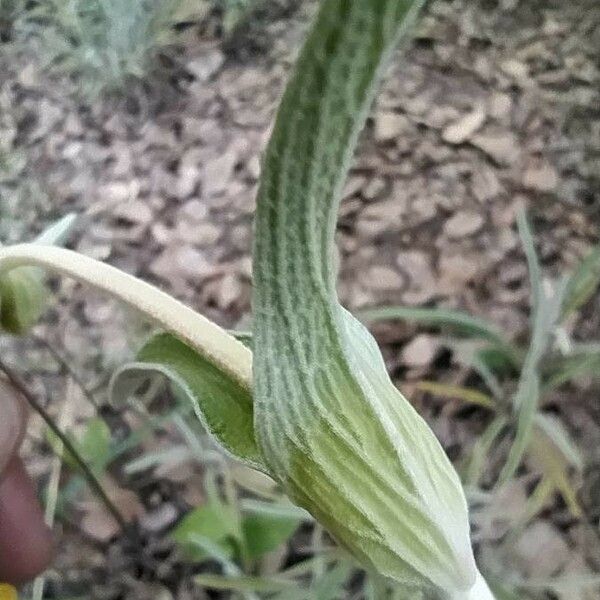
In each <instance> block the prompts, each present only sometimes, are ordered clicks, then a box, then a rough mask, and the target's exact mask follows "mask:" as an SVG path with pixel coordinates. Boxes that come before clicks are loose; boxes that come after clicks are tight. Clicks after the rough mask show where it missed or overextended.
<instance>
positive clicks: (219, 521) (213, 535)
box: [171, 502, 240, 561]
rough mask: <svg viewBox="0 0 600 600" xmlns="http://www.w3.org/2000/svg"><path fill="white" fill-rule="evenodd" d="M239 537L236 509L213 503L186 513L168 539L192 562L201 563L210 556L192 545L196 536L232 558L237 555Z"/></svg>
mask: <svg viewBox="0 0 600 600" xmlns="http://www.w3.org/2000/svg"><path fill="white" fill-rule="evenodd" d="M239 535H240V532H239V529H238V520H237V514H236V512H235V510H234V509H233V508H232V507H230V506H228V505H226V504H223V503H221V502H212V503H210V504H207V505H204V506H199V507H198V508H196V509H194V510H192V511H191V512H189V513H188V514H187V515H186V516H185V517H184V518H183V520H182V521H181V523H179V525H178V526H177V528H176V529H175V530H174V531H173V533H172V534H171V537H172V538H173V539H174V540H175V541H176V542H177V543H178V544H180V545H181V546H182V547H183V549H184V550H185V552H186V554H187V555H188V556H189V557H190V558H191V559H192V560H196V561H202V560H206V559H207V558H210V557H211V554H210V553H209V552H207V551H206V550H204V549H202V548H200V547H199V546H198V544H196V543H194V537H195V536H199V537H202V538H206V539H208V540H210V541H211V542H213V543H214V544H216V545H217V547H218V548H219V549H220V551H221V552H222V553H223V554H224V555H225V556H227V557H228V558H232V557H234V556H235V555H236V553H237V552H238V548H239Z"/></svg>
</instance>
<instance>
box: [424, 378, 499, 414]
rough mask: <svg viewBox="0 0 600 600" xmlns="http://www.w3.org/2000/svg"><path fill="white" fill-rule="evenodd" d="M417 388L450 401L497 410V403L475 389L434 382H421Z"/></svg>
mask: <svg viewBox="0 0 600 600" xmlns="http://www.w3.org/2000/svg"><path fill="white" fill-rule="evenodd" d="M416 388H417V389H418V390H421V391H423V392H429V393H431V394H434V395H436V396H441V397H442V398H447V399H449V400H461V401H462V402H466V403H467V404H475V405H477V406H481V407H483V408H487V409H489V410H495V409H496V403H495V402H494V400H493V399H492V398H491V397H490V396H488V395H487V394H484V393H483V392H480V391H479V390H476V389H473V388H467V387H463V386H460V385H449V384H445V383H436V382H434V381H419V382H417V385H416Z"/></svg>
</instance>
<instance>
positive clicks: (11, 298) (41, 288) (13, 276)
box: [0, 215, 75, 335]
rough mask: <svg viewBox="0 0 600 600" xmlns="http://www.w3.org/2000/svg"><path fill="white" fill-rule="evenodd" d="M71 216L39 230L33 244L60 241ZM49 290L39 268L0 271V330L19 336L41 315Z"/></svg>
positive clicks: (70, 226)
mask: <svg viewBox="0 0 600 600" xmlns="http://www.w3.org/2000/svg"><path fill="white" fill-rule="evenodd" d="M74 222H75V215H67V216H66V217H64V218H62V219H60V220H59V221H58V222H56V223H54V224H53V225H51V226H50V227H48V229H46V230H45V231H44V232H42V233H41V234H40V235H39V236H38V237H37V239H36V240H35V243H36V244H38V245H40V246H46V245H54V244H61V243H63V242H64V241H65V240H66V238H67V235H68V233H69V231H70V230H71V228H72V226H73V223H74ZM48 295H49V291H48V290H47V288H46V286H45V285H44V275H43V272H42V271H41V270H40V269H36V268H32V267H22V268H19V269H14V270H12V271H10V272H8V273H4V274H1V273H0V330H4V331H6V332H7V333H10V334H12V335H23V334H24V333H26V332H27V331H29V329H31V327H33V326H34V325H35V324H36V323H37V322H38V320H39V318H40V317H41V315H42V313H43V311H44V309H45V305H46V300H47V298H48Z"/></svg>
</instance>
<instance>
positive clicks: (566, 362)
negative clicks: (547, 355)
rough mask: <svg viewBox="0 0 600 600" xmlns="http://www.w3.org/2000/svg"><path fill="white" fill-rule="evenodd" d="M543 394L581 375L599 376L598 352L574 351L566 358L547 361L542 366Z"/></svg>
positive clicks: (599, 358) (599, 361) (599, 359)
mask: <svg viewBox="0 0 600 600" xmlns="http://www.w3.org/2000/svg"><path fill="white" fill-rule="evenodd" d="M543 373H544V383H543V390H544V392H549V391H551V390H553V389H556V388H558V387H560V386H561V385H564V384H565V383H569V382H570V381H573V379H576V378H577V377H581V376H583V375H590V376H592V377H598V376H600V351H594V350H590V351H575V352H574V353H573V354H569V355H568V356H561V357H559V358H556V359H553V360H550V361H548V363H546V364H544V365H543Z"/></svg>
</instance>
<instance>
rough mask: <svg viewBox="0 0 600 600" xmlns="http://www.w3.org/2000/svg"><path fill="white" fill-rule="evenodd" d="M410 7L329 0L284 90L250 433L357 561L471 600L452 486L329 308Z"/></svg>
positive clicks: (369, 350) (425, 437) (442, 461)
mask: <svg viewBox="0 0 600 600" xmlns="http://www.w3.org/2000/svg"><path fill="white" fill-rule="evenodd" d="M422 4H423V2H421V1H419V0H417V1H412V2H411V1H409V0H325V2H324V3H323V4H322V7H321V10H320V12H319V14H318V16H317V20H316V24H315V26H314V28H313V30H312V32H311V33H310V35H309V38H308V41H307V43H306V45H305V47H304V50H303V51H302V53H301V55H300V58H299V60H298V63H297V66H296V70H295V72H294V74H293V76H292V78H291V81H290V83H289V85H288V88H287V90H286V93H285V95H284V98H283V101H282V104H281V107H280V110H279V114H278V117H277V121H276V125H275V128H274V132H273V135H272V138H271V141H270V144H269V147H268V149H267V153H266V157H265V160H264V168H263V176H262V180H261V185H260V189H259V194H258V202H257V213H256V222H255V232H256V234H255V246H254V276H253V279H254V299H253V307H254V340H253V342H254V371H253V372H254V399H255V409H254V410H255V429H256V435H257V440H258V443H259V445H260V448H261V450H262V454H263V456H264V458H265V461H266V463H267V466H268V468H269V469H270V471H271V474H272V476H273V477H274V478H276V479H277V480H278V481H279V482H280V483H281V485H282V486H283V488H284V489H285V491H286V492H287V493H288V494H289V495H290V497H291V498H292V499H293V501H294V502H296V503H298V504H299V505H300V506H303V507H304V508H306V509H307V510H308V511H309V512H311V513H312V514H313V515H314V516H315V517H316V518H317V519H318V520H319V521H320V522H321V523H322V524H323V525H324V526H325V527H326V528H327V529H328V530H329V531H330V532H331V533H332V534H333V535H334V537H336V538H337V539H338V541H339V542H340V543H341V544H342V545H343V546H344V547H345V548H347V549H348V550H350V551H351V552H352V554H353V555H354V556H355V557H356V558H357V559H358V560H360V561H361V563H362V564H363V565H365V566H367V567H370V568H374V569H376V570H378V571H379V572H381V573H382V574H384V575H386V576H388V577H391V578H393V579H396V580H398V581H401V582H405V583H409V584H414V585H422V586H429V587H431V586H432V585H433V586H437V587H439V588H442V589H444V590H445V591H446V592H447V593H448V594H450V595H456V597H459V596H460V597H462V598H470V591H469V590H470V588H471V587H472V586H474V585H475V582H476V579H477V575H478V573H477V568H476V566H475V562H474V558H473V554H472V550H471V547H470V540H469V524H468V514H467V505H466V500H465V497H464V493H463V490H462V487H461V484H460V480H459V478H458V476H457V474H456V472H455V471H454V469H453V467H452V465H451V463H450V462H449V460H448V458H447V456H446V454H445V453H444V451H443V449H442V447H441V446H440V444H439V442H438V441H437V439H436V438H435V436H434V435H433V433H432V431H431V430H430V429H429V427H428V426H427V424H426V423H425V422H424V421H423V420H422V419H421V417H420V416H419V415H418V414H417V413H416V411H415V410H414V409H413V407H412V406H411V405H410V403H409V402H408V401H407V400H406V399H405V398H404V397H403V396H402V395H401V394H400V393H399V392H398V390H397V389H396V388H395V387H394V386H393V384H392V382H391V381H390V379H389V376H388V374H387V373H386V370H385V365H384V361H383V358H382V356H381V353H380V351H379V349H378V347H377V344H376V342H375V340H374V339H373V338H372V336H371V335H370V334H369V333H368V331H366V329H365V328H364V327H363V326H362V325H361V324H360V323H359V322H358V321H357V320H356V319H354V318H353V317H352V316H351V315H349V314H348V313H347V312H346V311H344V310H343V309H342V307H341V306H340V304H339V302H338V300H337V294H336V282H335V279H336V278H335V275H336V273H335V270H334V268H333V264H334V260H333V257H334V253H335V248H334V234H335V222H336V215H337V209H338V206H339V201H340V196H341V192H342V189H343V184H344V180H345V178H346V175H347V171H348V167H349V165H350V161H351V159H352V156H353V153H354V150H355V148H356V143H357V139H358V135H359V133H360V131H361V129H362V127H363V125H364V122H365V119H366V116H367V114H368V111H369V108H370V106H371V102H372V100H373V97H374V94H375V89H376V84H377V83H378V80H379V76H380V74H381V73H382V72H383V69H384V68H385V66H386V64H387V59H388V58H389V57H390V56H391V55H392V53H393V50H394V48H395V46H396V42H397V41H398V39H399V37H401V35H402V34H403V33H405V32H406V31H407V30H408V29H409V27H410V26H411V25H412V23H413V21H414V16H415V15H416V11H417V9H418V8H420V6H421V5H422ZM483 597H484V596H478V599H483Z"/></svg>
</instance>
